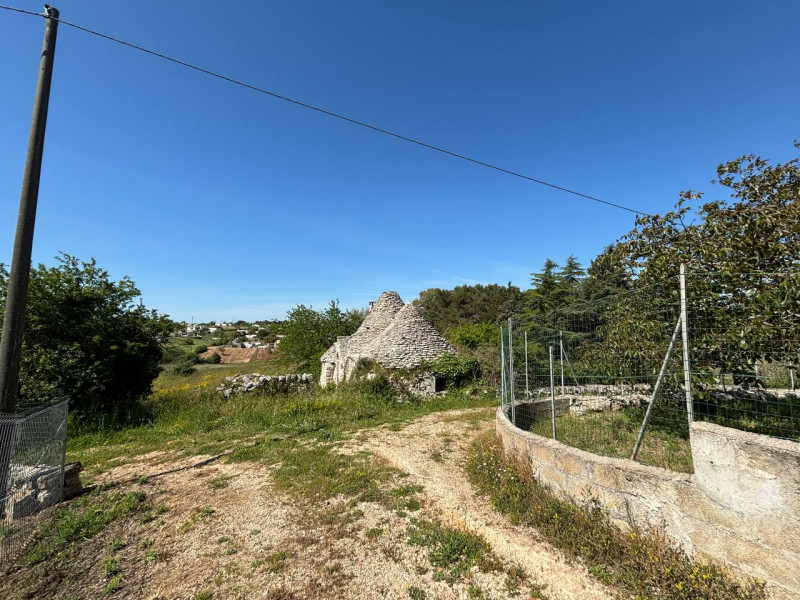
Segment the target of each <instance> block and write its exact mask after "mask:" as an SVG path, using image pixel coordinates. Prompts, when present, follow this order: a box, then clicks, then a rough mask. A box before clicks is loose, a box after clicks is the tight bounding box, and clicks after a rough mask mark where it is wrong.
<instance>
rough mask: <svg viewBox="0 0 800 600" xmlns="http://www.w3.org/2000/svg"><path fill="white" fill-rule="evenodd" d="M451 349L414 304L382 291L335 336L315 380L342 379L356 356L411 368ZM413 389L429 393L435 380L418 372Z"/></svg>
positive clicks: (347, 375) (328, 381)
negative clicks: (354, 323) (346, 331)
mask: <svg viewBox="0 0 800 600" xmlns="http://www.w3.org/2000/svg"><path fill="white" fill-rule="evenodd" d="M445 352H455V349H454V348H453V347H452V346H451V345H450V344H449V343H448V342H447V340H445V339H444V338H443V337H442V336H441V334H440V333H439V332H438V331H436V329H435V328H434V327H433V325H431V324H430V323H429V322H428V320H427V319H426V318H425V317H424V316H422V313H421V312H420V310H419V308H417V307H416V306H415V305H414V304H411V303H409V304H404V303H403V301H402V300H401V299H400V296H399V295H398V293H397V292H384V293H382V294H381V296H380V298H378V300H377V301H376V302H373V303H371V304H370V309H369V312H368V313H367V317H366V318H365V319H364V322H363V323H362V324H361V327H359V328H358V331H356V332H355V333H354V334H353V335H348V336H339V338H338V339H337V340H336V342H334V344H333V346H331V347H330V348H329V349H328V351H327V352H325V354H323V355H322V357H321V358H320V362H322V373H321V375H320V379H319V384H320V385H321V386H322V387H325V386H326V385H328V384H329V383H334V384H338V383H340V382H342V381H346V380H347V379H348V378H349V377H350V375H351V374H352V372H353V369H355V366H356V363H357V362H358V360H359V359H360V358H371V359H372V360H374V361H375V362H376V363H377V364H379V365H380V366H382V367H384V368H386V369H389V370H392V369H413V368H416V367H418V366H420V365H421V364H422V363H423V361H429V360H433V359H435V358H437V357H438V356H441V355H442V354H444V353H445ZM414 387H415V388H416V390H415V391H418V392H421V393H432V392H433V391H435V390H436V388H437V385H436V380H435V378H434V377H433V376H432V375H427V376H425V375H422V376H420V377H417V378H416V379H415V382H414Z"/></svg>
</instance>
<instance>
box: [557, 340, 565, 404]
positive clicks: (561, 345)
mask: <svg viewBox="0 0 800 600" xmlns="http://www.w3.org/2000/svg"><path fill="white" fill-rule="evenodd" d="M558 346H559V354H558V359H559V361H560V362H561V395H562V396H564V395H565V391H564V332H563V331H559V332H558Z"/></svg>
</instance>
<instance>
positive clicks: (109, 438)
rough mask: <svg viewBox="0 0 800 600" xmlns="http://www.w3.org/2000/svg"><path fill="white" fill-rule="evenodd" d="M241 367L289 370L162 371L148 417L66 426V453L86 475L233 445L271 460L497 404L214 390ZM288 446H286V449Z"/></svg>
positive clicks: (461, 398) (480, 395) (351, 388)
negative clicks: (99, 426)
mask: <svg viewBox="0 0 800 600" xmlns="http://www.w3.org/2000/svg"><path fill="white" fill-rule="evenodd" d="M242 372H262V373H269V372H273V373H275V372H291V370H288V371H287V369H286V367H285V365H284V368H283V369H282V368H281V365H280V364H278V361H266V362H263V363H246V364H242V365H203V366H201V367H200V368H198V370H197V372H196V373H193V374H191V375H188V376H180V375H176V374H174V373H164V374H162V376H161V377H160V378H159V380H158V381H157V383H156V386H155V390H154V393H153V395H152V396H151V397H150V399H149V400H148V402H147V404H148V406H147V408H148V409H149V410H150V412H151V415H152V416H151V417H150V418H149V419H148V420H147V422H145V423H142V424H139V425H136V426H132V427H128V428H125V429H118V430H106V431H94V432H91V431H89V432H83V433H81V432H73V433H71V435H70V437H69V439H68V442H67V459H68V460H70V461H75V460H78V461H81V462H82V463H83V464H84V467H85V468H86V474H87V476H88V477H89V478H91V477H93V476H95V475H97V474H98V473H100V472H102V471H104V470H106V469H108V468H110V467H112V466H114V465H116V464H120V463H122V462H124V461H125V460H126V459H127V458H128V457H131V456H135V455H138V454H144V453H147V452H151V451H155V450H171V451H178V452H180V453H183V454H216V453H220V452H226V451H234V454H233V455H232V456H231V458H233V459H235V458H239V459H242V460H265V461H268V462H273V461H277V460H279V459H280V457H281V456H284V457H285V456H286V455H287V454H290V453H292V452H297V450H298V447H300V446H303V442H304V441H313V442H321V443H323V444H328V443H330V442H334V441H337V440H341V439H343V438H344V437H346V435H347V434H348V433H349V432H352V431H354V430H356V429H361V428H364V427H370V426H375V425H379V424H382V423H397V422H401V421H405V420H408V419H411V418H414V417H417V416H420V415H423V414H427V413H430V412H434V411H439V410H449V409H454V408H463V407H477V406H491V405H494V404H496V402H497V401H496V398H495V397H494V394H493V393H490V392H489V391H488V390H484V389H477V388H476V389H475V390H458V391H454V392H451V393H449V394H447V395H445V396H440V397H437V398H435V399H432V400H429V401H413V400H412V401H408V400H404V401H400V402H398V398H397V396H396V394H395V393H392V392H391V391H387V390H382V389H377V390H376V389H375V388H374V386H371V385H369V384H363V385H348V386H342V387H339V388H337V389H330V388H329V389H324V390H323V389H319V388H315V389H313V390H311V391H309V392H303V393H297V394H290V395H267V394H263V393H258V392H256V393H251V394H246V395H238V396H232V397H231V398H228V399H226V398H223V397H222V396H221V395H219V394H217V393H215V392H214V388H215V387H216V385H218V383H219V382H220V381H222V379H224V377H226V376H228V375H231V374H236V373H242ZM289 451H290V452H289Z"/></svg>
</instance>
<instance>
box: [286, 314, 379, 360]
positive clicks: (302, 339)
mask: <svg viewBox="0 0 800 600" xmlns="http://www.w3.org/2000/svg"><path fill="white" fill-rule="evenodd" d="M363 320H364V311H360V310H346V311H343V310H342V309H340V308H339V302H338V301H335V300H332V301H331V303H330V305H329V306H328V308H326V309H325V310H323V311H316V310H314V309H313V308H312V307H308V306H305V305H304V304H298V305H297V306H296V307H295V308H293V309H292V310H290V311H289V312H288V313H287V318H286V321H285V323H284V327H283V332H284V334H285V335H286V337H284V338H283V339H282V340H281V343H280V355H281V358H284V359H286V360H288V361H289V362H292V363H294V364H296V365H297V366H298V367H300V368H304V369H309V370H310V371H311V372H312V373H318V372H319V369H320V364H319V358H320V356H322V355H323V354H324V352H325V351H326V350H327V349H328V348H330V346H331V345H333V343H334V342H335V341H336V338H337V336H340V335H352V334H353V333H355V331H356V329H358V327H359V325H361V323H362V322H363Z"/></svg>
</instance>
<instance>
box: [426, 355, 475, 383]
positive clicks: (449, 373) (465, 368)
mask: <svg viewBox="0 0 800 600" xmlns="http://www.w3.org/2000/svg"><path fill="white" fill-rule="evenodd" d="M426 366H427V367H428V368H429V369H430V372H431V373H433V374H434V376H435V377H436V378H437V379H443V380H444V381H445V382H446V383H447V385H448V386H459V385H463V384H465V383H467V382H469V381H472V380H474V379H475V378H476V377H477V376H478V361H477V360H475V359H474V358H473V357H471V356H467V355H465V354H451V353H449V352H447V353H445V354H442V355H441V356H439V357H438V358H436V359H434V360H432V361H431V362H430V363H428V365H426Z"/></svg>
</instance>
